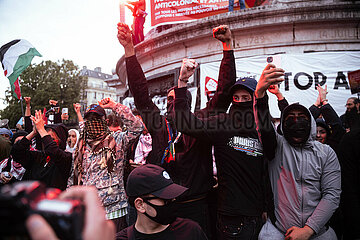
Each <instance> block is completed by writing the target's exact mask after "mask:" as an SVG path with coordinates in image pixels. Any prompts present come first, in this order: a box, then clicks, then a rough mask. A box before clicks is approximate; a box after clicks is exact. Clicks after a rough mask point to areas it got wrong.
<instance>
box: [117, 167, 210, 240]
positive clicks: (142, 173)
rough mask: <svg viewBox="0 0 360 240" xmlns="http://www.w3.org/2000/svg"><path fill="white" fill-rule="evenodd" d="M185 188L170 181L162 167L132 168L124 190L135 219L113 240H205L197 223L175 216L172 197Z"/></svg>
mask: <svg viewBox="0 0 360 240" xmlns="http://www.w3.org/2000/svg"><path fill="white" fill-rule="evenodd" d="M186 190H187V188H186V187H183V186H180V185H177V184H175V183H173V181H172V180H171V178H170V176H169V174H168V173H167V172H166V171H165V169H163V168H162V167H159V166H157V165H153V164H146V165H143V166H139V167H137V168H136V169H134V170H133V171H132V172H131V173H130V175H129V178H128V181H127V185H126V193H127V195H128V197H129V204H130V205H132V206H134V207H135V208H136V211H137V219H136V222H135V224H134V225H132V226H130V227H128V228H127V229H124V230H122V231H121V232H120V233H118V234H117V236H116V239H119V240H121V239H134V240H135V239H136V240H140V239H157V240H167V239H173V240H177V239H179V240H180V239H187V240H192V239H198V240H200V239H207V238H206V236H205V234H204V232H203V231H202V230H201V228H200V226H199V224H197V223H196V222H194V221H192V220H190V219H182V218H177V217H176V215H175V213H176V211H175V209H174V208H175V207H176V205H175V204H174V200H175V198H177V197H179V196H180V195H181V194H183V193H184V192H185V191H186Z"/></svg>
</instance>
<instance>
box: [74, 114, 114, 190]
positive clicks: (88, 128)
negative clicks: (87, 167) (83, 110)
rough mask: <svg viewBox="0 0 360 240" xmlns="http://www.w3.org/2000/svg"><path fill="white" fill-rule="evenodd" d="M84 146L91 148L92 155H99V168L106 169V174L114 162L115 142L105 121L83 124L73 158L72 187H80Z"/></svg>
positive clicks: (93, 120)
mask: <svg viewBox="0 0 360 240" xmlns="http://www.w3.org/2000/svg"><path fill="white" fill-rule="evenodd" d="M86 144H89V145H90V146H91V152H92V154H95V155H98V154H100V155H101V162H100V165H101V166H100V167H101V168H107V170H108V172H109V173H111V172H113V168H114V165H115V164H114V162H115V160H116V156H115V153H116V151H115V147H116V142H115V139H114V138H113V136H112V135H111V131H110V130H109V128H108V126H107V124H106V121H105V120H104V119H102V118H96V119H92V120H88V121H86V122H85V128H84V129H83V131H82V132H81V136H80V140H79V143H78V146H77V148H76V151H75V157H74V185H81V184H82V183H81V179H82V175H83V174H84V169H83V160H84V159H83V156H84V152H85V147H86Z"/></svg>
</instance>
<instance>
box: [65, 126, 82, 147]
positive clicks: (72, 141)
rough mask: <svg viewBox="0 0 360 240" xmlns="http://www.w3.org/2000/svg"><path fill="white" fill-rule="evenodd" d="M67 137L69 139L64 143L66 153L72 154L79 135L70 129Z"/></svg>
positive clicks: (76, 131)
mask: <svg viewBox="0 0 360 240" xmlns="http://www.w3.org/2000/svg"><path fill="white" fill-rule="evenodd" d="M68 135H69V137H68V139H67V141H66V151H67V152H70V153H74V152H75V149H76V147H77V145H78V142H79V138H80V133H79V131H78V130H76V129H70V130H69V131H68Z"/></svg>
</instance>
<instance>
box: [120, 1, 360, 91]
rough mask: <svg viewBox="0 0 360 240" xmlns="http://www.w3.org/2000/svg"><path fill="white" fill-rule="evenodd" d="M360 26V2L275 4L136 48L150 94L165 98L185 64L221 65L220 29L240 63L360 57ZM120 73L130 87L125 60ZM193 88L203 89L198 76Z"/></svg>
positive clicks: (152, 36)
mask: <svg viewBox="0 0 360 240" xmlns="http://www.w3.org/2000/svg"><path fill="white" fill-rule="evenodd" d="M359 23H360V1H346V0H322V1H309V0H307V1H306V0H303V1H300V0H297V1H296V0H274V1H272V3H271V4H270V5H267V6H261V7H255V8H250V9H244V10H240V11H234V12H228V13H224V14H219V15H215V16H211V17H207V18H203V19H200V20H197V21H194V22H190V23H184V24H174V25H171V27H168V28H154V29H152V30H151V31H150V32H149V33H148V34H147V35H146V37H145V41H143V42H142V43H140V44H138V45H137V46H136V55H137V58H138V60H139V62H140V64H141V66H142V68H143V70H144V73H145V75H146V77H147V79H148V81H149V88H150V94H151V95H164V94H166V90H167V89H168V88H169V87H171V86H174V85H175V84H176V82H177V78H178V74H179V69H180V66H181V61H182V59H183V58H185V57H191V58H194V59H196V60H197V62H199V63H200V66H201V64H204V63H210V62H214V61H220V60H221V58H222V46H221V44H219V42H218V41H217V40H215V39H213V38H212V28H214V27H216V26H218V25H220V24H227V25H229V26H230V28H231V30H232V33H233V38H234V48H235V49H234V52H235V58H248V57H254V56H260V55H273V54H279V53H286V54H294V53H298V54H299V53H304V54H305V53H311V52H328V51H360V36H359V35H360V32H359ZM160 30H161V31H160ZM359 53H360V52H359ZM359 68H360V65H359ZM117 69H118V72H117V74H118V75H119V79H120V81H121V82H122V83H123V84H125V83H126V81H127V80H126V78H127V77H126V70H125V63H124V56H123V57H122V58H120V59H119V61H118V68H117ZM192 85H193V86H194V87H196V86H198V85H199V73H198V72H197V74H195V81H194V82H193V83H192ZM115 87H116V86H115Z"/></svg>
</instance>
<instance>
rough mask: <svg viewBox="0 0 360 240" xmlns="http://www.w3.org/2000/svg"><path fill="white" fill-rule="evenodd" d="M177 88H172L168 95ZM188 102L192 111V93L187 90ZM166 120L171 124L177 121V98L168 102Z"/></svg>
mask: <svg viewBox="0 0 360 240" xmlns="http://www.w3.org/2000/svg"><path fill="white" fill-rule="evenodd" d="M175 88H176V87H172V88H170V89H169V90H168V91H167V94H169V92H170V91H171V90H174V89H175ZM186 100H187V103H188V105H189V108H190V109H191V101H192V96H191V93H190V92H189V91H188V90H186ZM165 116H166V119H167V120H168V121H169V122H172V121H173V120H174V119H175V98H174V99H173V100H172V101H167V103H166V113H165Z"/></svg>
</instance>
